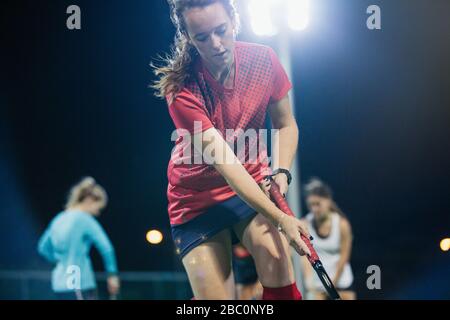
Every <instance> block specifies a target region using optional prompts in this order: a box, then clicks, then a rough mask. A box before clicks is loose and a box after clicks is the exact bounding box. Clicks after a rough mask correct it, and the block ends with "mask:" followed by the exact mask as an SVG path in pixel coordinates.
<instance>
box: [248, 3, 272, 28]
mask: <svg viewBox="0 0 450 320" xmlns="http://www.w3.org/2000/svg"><path fill="white" fill-rule="evenodd" d="M274 3H275V0H249V4H248V12H249V15H250V21H251V25H252V28H253V32H254V33H255V34H256V35H258V36H274V35H276V34H277V32H278V30H277V29H276V28H275V26H274V25H273V21H272V18H273V17H272V15H271V9H272V6H273V4H274Z"/></svg>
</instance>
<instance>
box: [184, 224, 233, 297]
mask: <svg viewBox="0 0 450 320" xmlns="http://www.w3.org/2000/svg"><path fill="white" fill-rule="evenodd" d="M182 261H183V265H184V267H185V269H186V272H187V274H188V278H189V282H190V284H191V287H192V290H193V292H194V296H195V298H196V299H198V300H204V299H207V300H216V299H217V300H219V299H234V282H233V272H232V269H231V236H230V232H229V230H224V231H222V232H220V233H219V234H217V235H216V236H214V237H212V238H210V239H208V240H207V241H206V242H204V243H202V244H200V245H198V246H197V247H195V248H194V249H192V250H191V251H190V252H189V253H188V254H187V255H186V256H185V257H184V258H183V260H182Z"/></svg>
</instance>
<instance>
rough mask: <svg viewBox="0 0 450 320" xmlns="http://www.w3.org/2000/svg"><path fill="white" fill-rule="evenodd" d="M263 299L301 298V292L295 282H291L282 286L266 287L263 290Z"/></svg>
mask: <svg viewBox="0 0 450 320" xmlns="http://www.w3.org/2000/svg"><path fill="white" fill-rule="evenodd" d="M262 299H263V300H302V294H301V293H300V291H299V290H298V288H297V284H296V283H295V282H294V283H293V284H291V285H289V286H287V287H282V288H266V287H264V291H263V298H262Z"/></svg>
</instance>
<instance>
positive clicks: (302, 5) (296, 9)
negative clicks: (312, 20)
mask: <svg viewBox="0 0 450 320" xmlns="http://www.w3.org/2000/svg"><path fill="white" fill-rule="evenodd" d="M287 13H288V24H289V27H290V28H291V29H293V30H295V31H301V30H305V29H306V27H308V24H309V0H288V3H287Z"/></svg>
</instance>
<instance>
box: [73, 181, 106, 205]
mask: <svg viewBox="0 0 450 320" xmlns="http://www.w3.org/2000/svg"><path fill="white" fill-rule="evenodd" d="M86 198H92V199H94V200H96V201H99V202H102V206H103V207H105V206H106V204H107V203H108V195H107V194H106V191H105V189H103V187H102V186H100V185H99V184H97V182H96V181H95V179H94V178H92V177H85V178H83V179H82V180H81V181H80V182H79V183H77V184H76V185H74V186H73V187H72V188H71V189H70V192H69V196H68V199H67V203H66V205H65V209H66V210H67V209H70V208H73V207H75V206H77V205H79V204H80V203H82V202H83V201H84V200H86Z"/></svg>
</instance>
